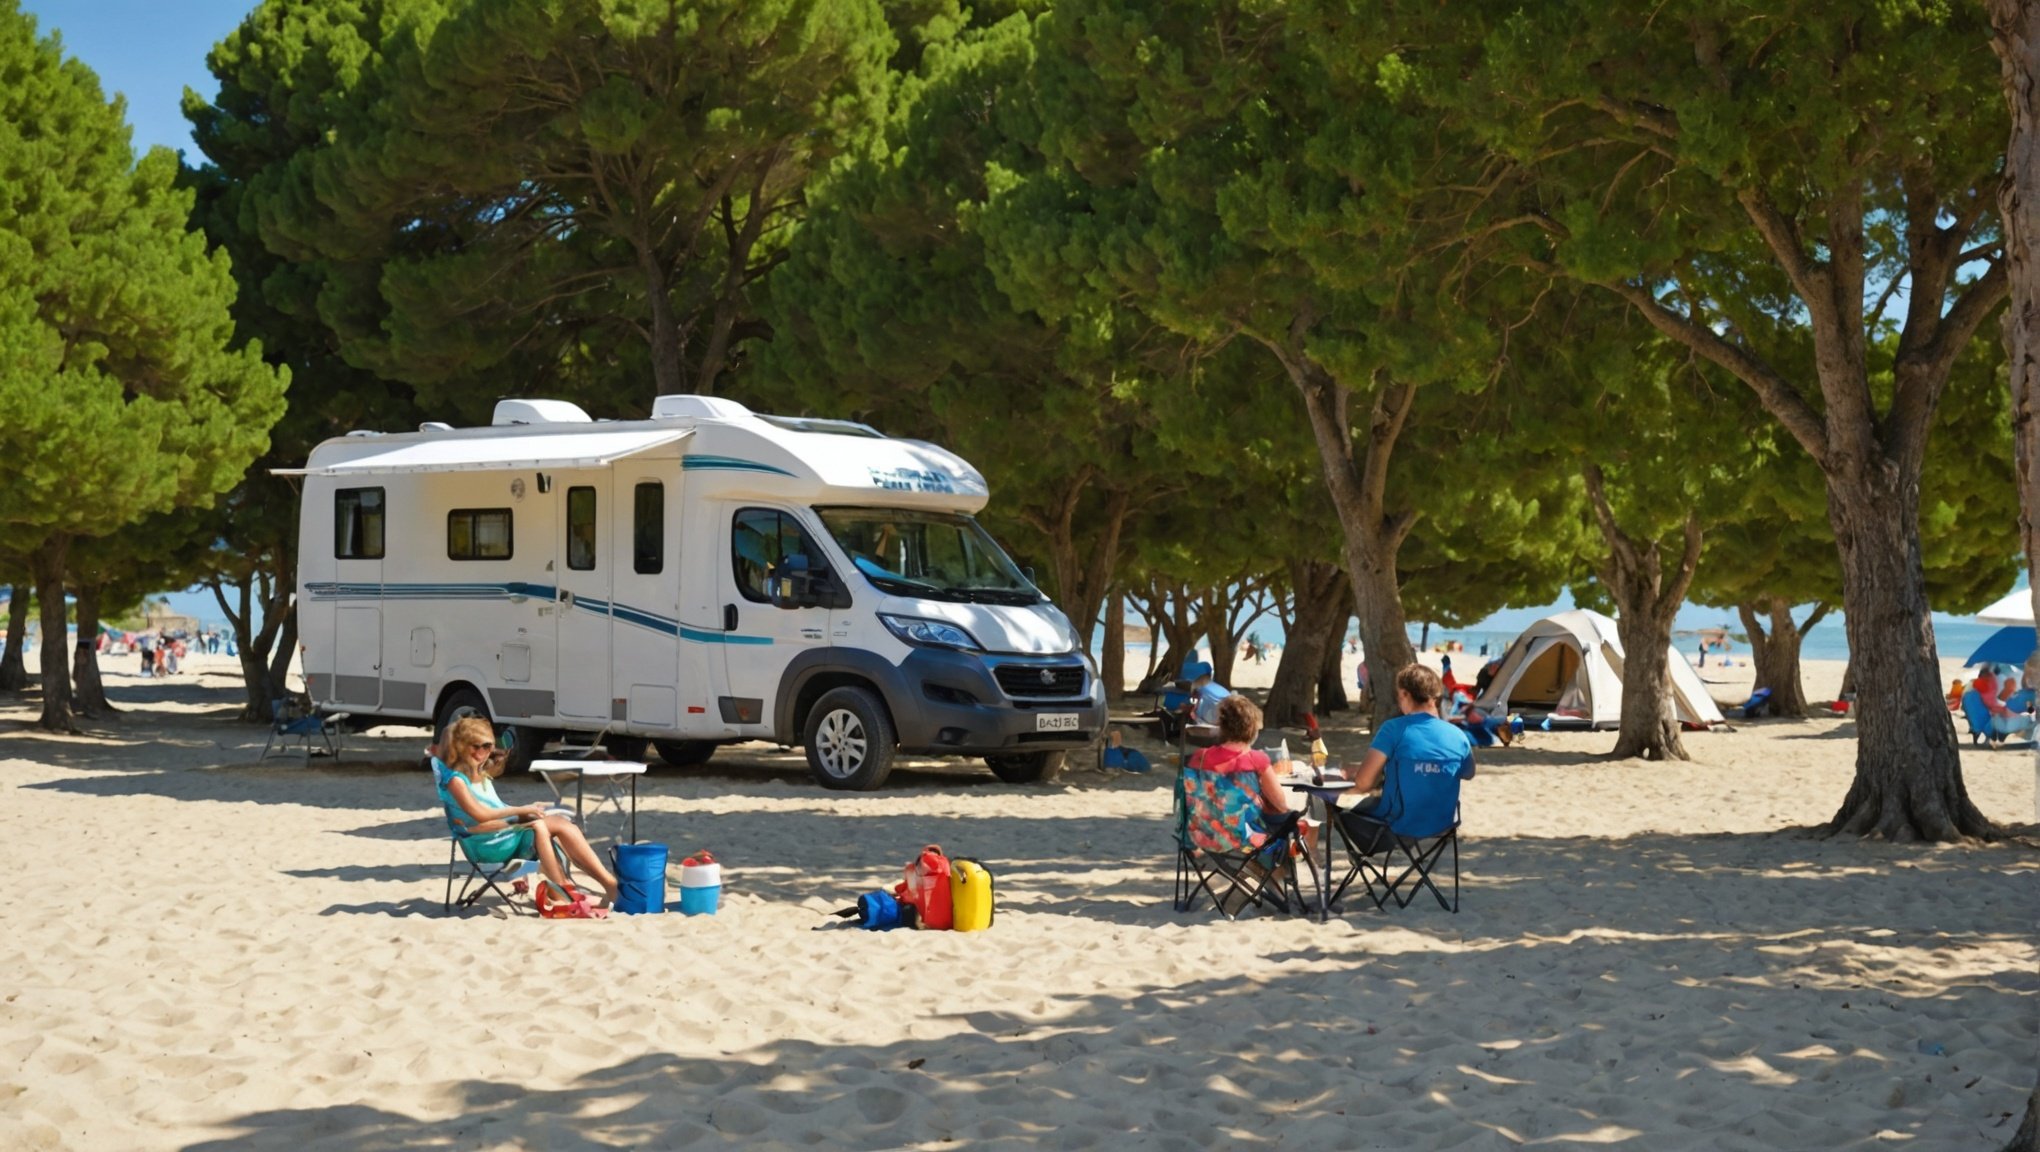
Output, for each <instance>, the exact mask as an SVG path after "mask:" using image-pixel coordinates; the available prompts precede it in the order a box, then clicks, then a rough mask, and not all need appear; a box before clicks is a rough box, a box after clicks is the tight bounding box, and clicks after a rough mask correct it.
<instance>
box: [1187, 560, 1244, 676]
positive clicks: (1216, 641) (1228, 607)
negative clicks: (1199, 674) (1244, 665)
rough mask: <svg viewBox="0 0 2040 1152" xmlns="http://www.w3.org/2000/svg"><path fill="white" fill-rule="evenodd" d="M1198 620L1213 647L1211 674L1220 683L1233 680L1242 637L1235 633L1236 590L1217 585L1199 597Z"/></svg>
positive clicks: (1206, 641) (1206, 639)
mask: <svg viewBox="0 0 2040 1152" xmlns="http://www.w3.org/2000/svg"><path fill="white" fill-rule="evenodd" d="M1197 624H1198V626H1199V627H1201V628H1203V629H1204V642H1205V643H1206V644H1207V645H1209V646H1210V649H1211V675H1212V678H1213V679H1215V680H1217V681H1218V682H1219V683H1220V684H1231V683H1232V682H1233V668H1234V666H1236V665H1237V664H1238V663H1239V660H1240V638H1239V637H1238V636H1235V635H1233V630H1232V624H1233V590H1232V589H1231V588H1229V587H1226V586H1225V585H1222V584H1221V585H1214V586H1213V587H1210V588H1207V589H1205V590H1204V592H1203V594H1202V595H1200V596H1198V598H1197Z"/></svg>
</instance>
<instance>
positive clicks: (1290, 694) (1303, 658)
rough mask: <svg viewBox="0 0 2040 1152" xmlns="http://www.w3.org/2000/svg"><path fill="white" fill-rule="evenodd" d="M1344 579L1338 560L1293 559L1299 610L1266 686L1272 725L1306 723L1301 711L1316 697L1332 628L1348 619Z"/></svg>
mask: <svg viewBox="0 0 2040 1152" xmlns="http://www.w3.org/2000/svg"><path fill="white" fill-rule="evenodd" d="M1341 583H1342V581H1341V580H1340V578H1339V569H1338V566H1337V565H1335V564H1327V563H1325V562H1324V561H1321V560H1304V561H1294V562H1292V563H1291V564H1290V565H1289V586H1290V588H1291V589H1292V590H1293V591H1294V593H1295V596H1296V616H1295V619H1294V620H1293V622H1292V623H1291V625H1290V628H1289V634H1288V636H1287V637H1286V638H1285V639H1284V640H1283V643H1282V659H1281V661H1280V662H1279V663H1277V664H1276V665H1275V682H1274V684H1273V685H1272V686H1271V687H1270V688H1269V689H1268V703H1267V705H1266V707H1265V708H1264V709H1263V711H1264V712H1265V713H1266V720H1267V723H1268V724H1269V725H1270V726H1271V727H1273V726H1278V725H1285V724H1301V723H1303V714H1304V713H1306V712H1309V711H1310V710H1311V709H1312V708H1313V707H1315V705H1316V703H1317V682H1318V674H1319V672H1320V671H1321V670H1322V669H1323V668H1324V665H1325V645H1327V644H1330V643H1334V642H1335V641H1334V639H1333V638H1332V635H1331V633H1332V629H1333V628H1335V627H1338V626H1339V625H1342V624H1344V623H1345V620H1346V613H1345V607H1346V601H1345V593H1344V590H1343V589H1341V588H1340V584H1341ZM1342 631H1343V630H1342Z"/></svg>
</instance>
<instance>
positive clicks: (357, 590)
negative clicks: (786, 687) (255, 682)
mask: <svg viewBox="0 0 2040 1152" xmlns="http://www.w3.org/2000/svg"><path fill="white" fill-rule="evenodd" d="M305 592H306V594H307V595H309V596H310V597H311V598H312V599H314V600H470V601H479V600H508V599H510V598H511V597H512V596H529V597H531V598H533V599H538V600H557V599H559V589H558V588H556V587H554V586H553V585H550V584H525V583H521V582H515V581H513V582H511V583H508V584H306V585H305ZM573 606H574V607H575V608H578V609H582V610H583V611H587V612H592V613H594V614H595V615H597V616H607V617H609V618H610V619H612V620H621V621H622V622H624V623H625V624H631V625H635V626H637V627H639V628H644V629H647V630H649V631H652V632H659V633H663V634H664V635H667V636H678V637H679V638H681V639H683V640H691V641H693V642H695V643H696V644H771V643H772V642H773V641H772V637H770V636H745V635H741V634H739V633H734V632H711V631H706V630H704V629H700V628H689V627H686V626H685V625H683V624H681V623H680V622H679V621H678V620H674V619H672V618H671V617H667V616H661V615H659V614H658V613H656V612H647V611H645V610H644V609H642V608H633V607H631V606H630V605H628V604H617V603H612V602H611V601H608V600H597V599H595V598H593V597H590V596H576V597H574V604H573Z"/></svg>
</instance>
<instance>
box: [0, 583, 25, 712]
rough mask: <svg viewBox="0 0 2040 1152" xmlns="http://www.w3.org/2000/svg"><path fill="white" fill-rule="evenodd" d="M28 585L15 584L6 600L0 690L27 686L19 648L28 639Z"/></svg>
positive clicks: (11, 690)
mask: <svg viewBox="0 0 2040 1152" xmlns="http://www.w3.org/2000/svg"><path fill="white" fill-rule="evenodd" d="M29 591H30V589H29V586H28V585H26V584H16V585H14V586H13V587H12V588H11V589H10V590H9V595H10V596H11V597H12V598H11V599H10V600H8V602H7V648H6V650H5V651H4V652H0V692H19V691H21V690H22V689H24V688H27V687H28V666H27V664H26V663H24V662H23V660H22V658H21V648H22V645H23V643H24V642H26V641H27V639H28V597H29Z"/></svg>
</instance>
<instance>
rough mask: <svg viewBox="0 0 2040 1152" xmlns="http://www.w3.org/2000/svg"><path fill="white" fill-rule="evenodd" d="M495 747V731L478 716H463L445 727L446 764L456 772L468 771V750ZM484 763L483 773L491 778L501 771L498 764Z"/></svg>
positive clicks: (500, 766)
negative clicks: (486, 773)
mask: <svg viewBox="0 0 2040 1152" xmlns="http://www.w3.org/2000/svg"><path fill="white" fill-rule="evenodd" d="M495 746H496V730H495V729H494V728H493V727H491V726H490V725H489V722H488V721H487V720H484V719H482V718H481V717H480V716H463V717H461V718H460V719H459V720H456V721H454V722H453V723H452V724H450V725H448V726H447V729H446V764H447V766H448V767H450V768H452V769H453V770H454V771H456V772H466V771H467V770H468V769H469V764H468V759H467V754H468V750H469V749H470V748H494V747H495ZM484 763H485V765H486V767H485V768H484V771H486V772H488V774H489V775H491V776H494V775H496V774H497V773H498V772H501V771H502V770H503V769H502V765H501V764H500V763H494V764H492V763H488V762H486V761H485V762H484Z"/></svg>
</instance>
